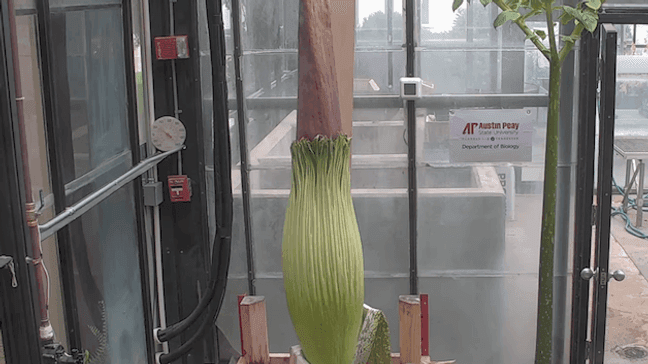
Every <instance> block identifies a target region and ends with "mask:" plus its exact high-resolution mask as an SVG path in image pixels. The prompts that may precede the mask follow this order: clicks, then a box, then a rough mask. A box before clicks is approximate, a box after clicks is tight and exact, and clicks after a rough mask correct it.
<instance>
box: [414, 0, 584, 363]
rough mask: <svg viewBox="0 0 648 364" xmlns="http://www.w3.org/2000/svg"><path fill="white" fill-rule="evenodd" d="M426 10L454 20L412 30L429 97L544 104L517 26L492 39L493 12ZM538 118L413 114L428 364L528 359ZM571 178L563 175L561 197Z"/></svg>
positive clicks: (564, 272) (444, 108)
mask: <svg viewBox="0 0 648 364" xmlns="http://www.w3.org/2000/svg"><path fill="white" fill-rule="evenodd" d="M428 6H429V9H430V14H433V13H444V12H446V13H447V16H448V17H450V19H451V20H453V21H452V22H451V21H450V20H447V21H446V25H445V27H442V26H441V25H436V24H435V25H434V26H428V25H425V24H423V25H422V29H421V42H422V44H423V46H424V49H423V50H422V51H421V52H418V53H417V55H416V56H417V59H420V63H419V66H420V74H421V78H422V79H423V80H424V82H427V83H429V84H430V85H432V86H433V87H428V88H429V91H428V92H429V93H430V94H448V93H455V94H471V96H470V97H468V96H466V100H469V99H474V100H478V99H479V95H475V94H488V93H507V94H508V93H535V94H540V95H546V93H547V91H546V88H547V83H546V79H547V78H548V69H549V64H548V63H547V62H546V61H544V59H543V57H542V55H541V54H540V53H539V52H538V51H537V50H535V47H534V46H533V45H532V44H531V43H529V42H525V40H524V35H523V34H522V32H521V31H520V30H519V29H517V27H506V26H505V27H500V28H498V29H497V30H495V29H493V27H492V22H493V19H494V18H495V17H496V16H497V11H495V10H496V9H494V8H495V7H494V6H488V7H486V8H484V7H483V6H482V5H481V4H479V3H478V2H477V3H476V4H475V3H473V4H472V5H470V6H468V5H466V4H464V6H463V7H462V8H461V9H460V10H459V11H458V12H457V13H456V14H454V15H453V14H452V13H450V12H448V10H447V9H449V8H450V7H449V6H447V4H445V5H442V4H437V2H432V1H431V2H430V3H429V4H428ZM446 7H447V8H446ZM575 94H577V91H575ZM472 95H474V96H472ZM571 97H573V95H568V96H566V97H565V98H571ZM423 102H425V99H424V100H423ZM546 117H547V111H546V108H519V109H506V110H504V109H501V106H500V105H495V104H494V105H492V106H490V107H488V108H465V109H460V108H455V107H453V106H452V105H439V106H437V105H433V106H430V107H427V108H419V109H417V112H416V128H417V130H416V134H417V140H416V141H417V145H416V154H417V179H418V201H417V206H418V211H417V215H418V216H417V227H418V238H417V244H418V247H417V253H418V257H417V258H418V274H419V291H420V292H421V293H430V296H429V299H430V303H429V310H430V357H431V359H433V360H440V359H444V360H445V359H455V360H457V362H461V363H510V364H515V363H524V362H529V361H530V360H532V358H533V357H534V352H535V334H536V309H537V299H538V298H537V294H538V292H537V285H538V261H539V251H540V224H541V211H542V188H543V170H544V149H545V134H546ZM573 120H576V118H575V116H574V119H573ZM471 125H474V126H473V128H474V129H470V127H471ZM466 128H468V129H466ZM574 145H575V144H574ZM574 165H575V163H574ZM573 174H574V168H573V167H570V169H569V170H568V177H569V176H571V180H570V181H571V182H569V183H568V184H566V185H565V186H566V187H567V188H568V190H567V191H564V193H565V194H567V193H569V192H570V190H571V191H573V189H574V177H573ZM571 196H573V192H572V193H571ZM567 201H568V202H567V204H566V205H567V208H566V211H569V215H568V216H567V217H566V219H567V220H569V221H571V219H573V211H572V210H571V206H572V205H573V201H570V200H567ZM565 226H567V228H566V229H567V231H566V232H563V233H562V235H561V236H562V237H559V238H557V241H559V243H557V244H556V246H557V248H556V249H557V250H560V252H559V253H557V257H558V258H557V259H556V271H557V273H556V278H555V280H554V282H556V283H555V292H556V293H555V300H554V302H555V307H556V309H555V313H554V315H555V320H554V327H555V331H554V338H555V340H556V343H557V344H558V345H563V346H565V347H566V348H567V350H566V349H556V350H555V353H557V354H554V360H555V361H556V362H557V363H567V362H568V361H569V352H568V344H569V342H568V341H569V329H570V327H569V322H570V318H569V316H570V314H569V313H570V308H569V307H570V299H569V295H570V294H571V286H570V285H571V280H570V279H567V277H570V273H569V272H570V271H571V267H570V262H571V259H570V255H571V246H572V245H573V244H572V235H573V234H571V232H570V231H569V229H570V228H569V226H571V224H569V225H565ZM434 292H444V294H443V295H435V294H433V293H434ZM510 343H515V344H514V345H511V344H510Z"/></svg>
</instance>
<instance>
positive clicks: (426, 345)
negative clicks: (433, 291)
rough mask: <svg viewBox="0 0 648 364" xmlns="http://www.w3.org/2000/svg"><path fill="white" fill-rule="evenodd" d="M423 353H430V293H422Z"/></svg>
mask: <svg viewBox="0 0 648 364" xmlns="http://www.w3.org/2000/svg"><path fill="white" fill-rule="evenodd" d="M420 296H421V354H422V355H424V356H425V355H430V315H429V306H428V295H427V294H421V295H420Z"/></svg>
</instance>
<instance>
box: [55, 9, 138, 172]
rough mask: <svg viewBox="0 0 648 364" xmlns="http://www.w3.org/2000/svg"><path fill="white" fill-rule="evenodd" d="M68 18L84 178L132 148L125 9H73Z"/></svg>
mask: <svg viewBox="0 0 648 364" xmlns="http://www.w3.org/2000/svg"><path fill="white" fill-rule="evenodd" d="M65 23H66V36H67V42H66V49H67V67H68V73H67V74H68V82H69V90H70V108H71V123H72V124H71V127H72V143H73V150H74V168H75V173H74V175H75V177H76V178H78V177H81V176H82V175H84V174H85V173H88V172H89V171H90V170H91V169H94V168H97V167H98V166H99V165H101V164H102V163H104V162H106V161H107V160H109V159H111V158H113V157H115V156H117V155H118V154H120V153H122V152H124V151H125V150H126V149H128V118H127V115H128V114H127V102H126V76H125V72H126V70H125V67H124V66H125V62H124V57H125V55H124V50H123V33H122V21H121V10H120V9H100V10H91V11H73V12H68V13H65ZM66 182H68V181H66Z"/></svg>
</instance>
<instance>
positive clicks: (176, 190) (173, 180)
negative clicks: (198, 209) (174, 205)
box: [168, 176, 191, 202]
mask: <svg viewBox="0 0 648 364" xmlns="http://www.w3.org/2000/svg"><path fill="white" fill-rule="evenodd" d="M168 182H169V196H170V199H171V202H189V201H191V183H190V181H189V178H188V177H187V176H169V177H168Z"/></svg>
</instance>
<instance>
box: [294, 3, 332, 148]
mask: <svg viewBox="0 0 648 364" xmlns="http://www.w3.org/2000/svg"><path fill="white" fill-rule="evenodd" d="M329 1H330V0H300V1H299V5H300V6H299V31H298V49H299V81H298V90H297V94H298V97H297V104H298V105H297V112H298V114H297V140H300V139H302V138H308V139H311V140H312V139H313V138H314V137H316V136H317V135H324V136H327V137H334V136H336V135H338V134H339V133H340V132H342V120H341V116H340V98H339V94H338V85H337V72H336V70H335V56H334V50H333V32H332V29H331V11H330V7H329Z"/></svg>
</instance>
